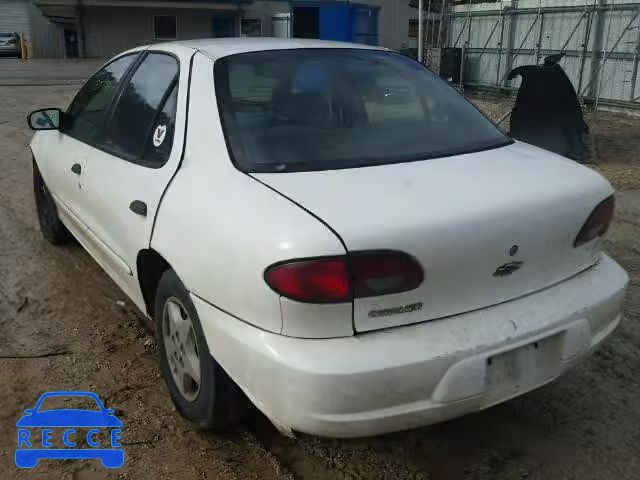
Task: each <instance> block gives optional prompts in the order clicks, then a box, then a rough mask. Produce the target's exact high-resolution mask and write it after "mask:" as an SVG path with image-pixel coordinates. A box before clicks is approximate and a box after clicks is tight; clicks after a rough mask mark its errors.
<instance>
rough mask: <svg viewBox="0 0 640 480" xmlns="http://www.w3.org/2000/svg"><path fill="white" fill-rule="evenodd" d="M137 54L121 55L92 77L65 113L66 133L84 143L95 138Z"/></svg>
mask: <svg viewBox="0 0 640 480" xmlns="http://www.w3.org/2000/svg"><path fill="white" fill-rule="evenodd" d="M136 57H137V55H127V56H125V57H120V58H118V59H117V60H114V61H113V62H111V63H110V64H109V65H107V66H106V67H104V68H103V69H101V70H99V71H98V72H97V73H96V74H95V75H94V76H93V77H91V79H90V80H89V81H88V82H87V83H86V84H85V85H84V87H82V90H80V92H79V93H78V95H76V98H74V100H73V102H72V103H71V106H70V107H69V109H68V111H67V113H66V114H65V116H64V125H63V129H64V132H65V133H66V134H68V135H71V136H72V137H74V138H77V139H78V140H81V141H83V142H87V143H95V142H96V141H98V138H99V137H100V136H101V134H102V129H103V127H104V121H105V119H106V116H107V112H108V111H109V108H110V107H111V103H112V102H113V98H114V97H115V95H116V92H117V91H118V86H119V84H120V80H121V79H122V77H123V76H124V74H125V72H126V71H127V69H128V68H129V67H130V66H131V64H132V63H133V61H134V60H135V59H136Z"/></svg>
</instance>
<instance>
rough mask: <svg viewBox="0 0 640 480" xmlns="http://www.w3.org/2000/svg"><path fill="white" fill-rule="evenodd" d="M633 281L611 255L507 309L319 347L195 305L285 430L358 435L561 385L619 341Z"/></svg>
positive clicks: (232, 364) (219, 355) (229, 361)
mask: <svg viewBox="0 0 640 480" xmlns="http://www.w3.org/2000/svg"><path fill="white" fill-rule="evenodd" d="M627 282H628V276H627V274H626V272H625V271H624V270H623V269H622V268H621V267H620V266H618V265H617V264H616V263H615V262H614V261H613V260H611V259H610V258H609V257H607V256H603V258H602V260H601V261H600V262H599V263H598V264H597V265H595V266H594V267H592V268H590V269H589V270H587V271H585V272H582V273H581V274H579V275H577V276H575V277H573V278H571V279H569V280H567V281H565V282H563V283H561V284H558V285H556V286H554V287H551V288H549V289H546V290H544V291H541V292H538V293H535V294H532V295H529V296H527V297H523V298H520V299H517V300H513V301H510V302H507V303H503V304H501V305H496V306H493V307H490V308H485V309H482V310H477V311H474V312H470V313H466V314H462V315H456V316H453V317H449V318H446V319H441V320H435V321H431V322H426V323H422V324H418V325H411V326H406V327H398V328H394V329H391V330H386V331H378V332H372V333H368V334H364V335H359V336H354V337H348V338H336V339H319V340H315V339H314V340H310V339H298V338H290V337H284V336H281V335H277V334H273V333H269V332H265V331H262V330H259V329H257V328H255V327H253V326H250V325H248V324H245V323H243V322H241V321H238V320H236V319H234V318H232V317H229V316H228V315H227V314H225V313H223V312H221V311H220V310H218V309H216V308H215V307H213V306H211V305H209V304H207V303H206V302H204V301H202V300H201V299H199V298H198V297H195V296H194V297H192V298H193V301H194V304H195V305H196V308H197V310H198V313H199V316H200V319H201V322H202V325H203V329H204V331H205V335H206V336H207V341H208V343H209V348H210V350H211V352H212V354H213V355H214V357H215V358H216V360H217V361H218V362H219V363H220V364H221V365H222V366H223V367H224V369H225V370H226V371H227V372H228V373H229V375H230V376H231V377H232V378H233V379H234V380H235V381H236V382H237V383H238V385H240V386H241V387H242V388H243V390H244V391H245V392H246V393H247V395H248V396H249V398H250V399H251V400H252V401H253V402H254V403H255V404H256V406H257V407H258V408H260V409H261V410H262V411H263V412H264V413H265V414H266V415H267V416H268V417H269V418H270V419H271V421H272V422H274V424H275V425H276V426H278V427H279V428H280V429H281V430H283V431H291V430H299V431H303V432H307V433H312V434H317V435H323V436H330V437H357V436H368V435H375V434H380V433H386V432H391V431H397V430H403V429H407V428H413V427H418V426H421V425H427V424H430V423H436V422H440V421H443V420H446V419H449V418H453V417H457V416H460V415H463V414H466V413H470V412H474V411H478V410H482V409H484V408H487V407H489V406H491V405H494V404H496V403H500V402H503V401H505V400H508V399H510V398H512V397H515V396H517V395H520V394H522V393H524V392H526V391H529V390H532V389H534V388H537V387H539V386H540V385H543V384H545V383H547V382H549V381H551V380H553V379H554V378H556V377H557V376H559V375H560V374H562V372H564V371H565V370H567V369H568V368H570V367H571V366H572V365H573V364H575V363H576V362H577V361H578V360H579V359H580V358H581V357H583V356H584V355H585V354H587V353H588V352H589V351H591V350H592V349H593V348H594V347H596V346H597V345H598V344H599V343H600V342H602V340H604V339H605V338H606V337H607V336H608V335H609V334H610V333H611V332H613V330H614V329H615V328H616V326H617V325H618V324H619V322H620V318H621V314H620V312H621V308H622V303H623V299H624V293H625V290H626V286H627Z"/></svg>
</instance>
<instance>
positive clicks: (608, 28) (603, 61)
mask: <svg viewBox="0 0 640 480" xmlns="http://www.w3.org/2000/svg"><path fill="white" fill-rule="evenodd" d="M614 3H615V0H611V3H610V8H609V24H608V25H607V39H606V40H605V42H604V50H603V52H602V66H601V67H600V68H601V69H602V70H603V71H604V64H605V61H606V59H607V50H608V49H609V36H610V35H611V20H612V19H613V4H614ZM636 16H638V14H637V13H636ZM624 31H625V32H626V31H627V29H626V28H625V29H624ZM622 35H623V36H624V33H623V34H622ZM617 46H618V42H616V45H615V46H614V47H613V48H612V49H611V50H615V48H616V47H617ZM601 89H602V72H600V75H598V89H597V90H596V101H595V103H594V110H595V111H596V112H597V111H598V103H599V102H600V90H601Z"/></svg>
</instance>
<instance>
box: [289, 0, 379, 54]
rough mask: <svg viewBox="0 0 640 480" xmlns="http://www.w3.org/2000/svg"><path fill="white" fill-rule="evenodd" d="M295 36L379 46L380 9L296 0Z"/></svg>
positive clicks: (294, 16)
mask: <svg viewBox="0 0 640 480" xmlns="http://www.w3.org/2000/svg"><path fill="white" fill-rule="evenodd" d="M292 10H293V36H294V37H298V38H319V39H321V40H337V41H341V42H354V43H364V44H366V45H377V44H378V12H379V10H380V8H379V7H374V6H371V5H365V4H360V3H348V2H328V1H324V2H322V1H318V0H315V1H313V0H311V1H308V0H296V1H293V2H292Z"/></svg>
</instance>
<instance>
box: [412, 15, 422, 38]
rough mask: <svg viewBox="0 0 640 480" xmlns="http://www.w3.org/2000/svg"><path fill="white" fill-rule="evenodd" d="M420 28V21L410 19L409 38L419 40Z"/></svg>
mask: <svg viewBox="0 0 640 480" xmlns="http://www.w3.org/2000/svg"><path fill="white" fill-rule="evenodd" d="M419 28H420V27H419V26H418V20H417V19H414V18H412V19H410V20H409V38H418V29H419Z"/></svg>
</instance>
